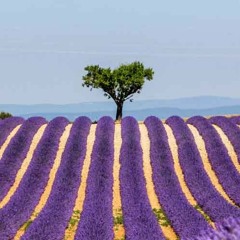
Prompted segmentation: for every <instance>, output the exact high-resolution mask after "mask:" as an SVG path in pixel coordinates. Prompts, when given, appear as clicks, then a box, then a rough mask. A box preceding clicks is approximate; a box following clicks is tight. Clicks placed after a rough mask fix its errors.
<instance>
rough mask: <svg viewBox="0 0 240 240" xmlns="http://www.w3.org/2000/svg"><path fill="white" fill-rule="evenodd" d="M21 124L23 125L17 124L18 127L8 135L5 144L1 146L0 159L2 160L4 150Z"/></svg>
mask: <svg viewBox="0 0 240 240" xmlns="http://www.w3.org/2000/svg"><path fill="white" fill-rule="evenodd" d="M21 126H22V125H21V124H20V125H18V126H16V127H15V128H14V129H13V130H12V131H11V133H10V134H9V135H8V137H7V139H6V141H5V142H4V144H3V145H2V146H1V147H0V160H1V158H2V156H3V153H4V151H5V150H6V148H7V146H8V144H9V142H10V141H11V140H12V138H13V137H14V136H15V135H16V133H17V131H18V130H19V128H20V127H21Z"/></svg>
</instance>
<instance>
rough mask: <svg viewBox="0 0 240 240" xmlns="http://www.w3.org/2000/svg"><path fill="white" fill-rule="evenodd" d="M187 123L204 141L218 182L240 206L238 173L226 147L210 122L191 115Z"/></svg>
mask: <svg viewBox="0 0 240 240" xmlns="http://www.w3.org/2000/svg"><path fill="white" fill-rule="evenodd" d="M187 123H189V124H192V125H194V126H195V127H196V128H197V129H198V131H199V133H200V135H201V136H202V137H203V140H204V142H205V146H206V150H207V154H208V158H209V161H210V163H211V166H212V168H213V170H214V171H215V173H216V175H217V177H218V179H219V182H220V184H221V185H222V186H223V188H224V190H225V192H226V193H227V194H228V195H229V197H230V198H231V199H232V200H233V201H234V202H235V203H236V204H237V205H238V206H240V194H239V190H240V187H239V186H240V175H239V173H238V171H237V169H236V168H235V166H234V164H233V163H232V161H231V159H230V157H229V155H228V152H227V149H226V147H225V146H224V144H223V142H222V141H221V138H220V136H219V135H218V133H217V132H216V130H215V129H214V127H213V126H212V125H211V124H210V122H209V121H208V120H207V119H205V118H203V117H200V116H196V117H192V118H190V119H188V120H187Z"/></svg>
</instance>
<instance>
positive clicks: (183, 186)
mask: <svg viewBox="0 0 240 240" xmlns="http://www.w3.org/2000/svg"><path fill="white" fill-rule="evenodd" d="M163 126H164V128H165V131H166V133H167V136H168V144H169V147H170V151H171V153H172V157H173V163H174V164H173V166H174V170H175V173H176V175H177V177H178V181H179V184H180V186H181V189H182V191H183V193H184V195H185V197H186V198H187V200H188V202H189V203H190V204H191V205H192V206H193V207H195V206H196V205H198V203H197V201H196V200H195V198H194V197H193V195H192V193H191V192H190V190H189V188H188V187H187V184H186V182H185V180H184V174H183V172H182V168H181V166H180V163H179V158H178V145H177V143H176V139H175V137H174V135H173V131H172V129H171V128H170V127H169V125H167V124H163Z"/></svg>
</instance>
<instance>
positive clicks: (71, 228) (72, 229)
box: [64, 124, 97, 240]
mask: <svg viewBox="0 0 240 240" xmlns="http://www.w3.org/2000/svg"><path fill="white" fill-rule="evenodd" d="M96 127H97V124H92V125H91V128H90V132H89V135H88V138H87V150H86V156H85V159H84V162H83V167H82V173H81V184H80V186H79V189H78V196H77V198H76V201H75V206H74V208H73V214H72V217H71V219H73V221H74V225H71V224H70V223H69V225H68V227H67V229H66V231H65V236H64V239H65V240H68V239H74V236H75V234H76V230H77V226H78V223H79V221H80V216H81V212H82V208H83V202H84V199H85V190H86V183H87V177H88V172H89V167H90V163H91V154H92V149H93V144H94V141H95V132H96Z"/></svg>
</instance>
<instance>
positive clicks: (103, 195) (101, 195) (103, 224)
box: [75, 117, 114, 240]
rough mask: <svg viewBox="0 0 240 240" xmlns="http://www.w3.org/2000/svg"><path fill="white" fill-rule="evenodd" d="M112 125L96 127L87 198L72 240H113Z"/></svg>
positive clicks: (102, 121) (108, 121) (105, 119)
mask: <svg viewBox="0 0 240 240" xmlns="http://www.w3.org/2000/svg"><path fill="white" fill-rule="evenodd" d="M113 144H114V121H113V120H112V118H110V117H102V118H101V119H100V120H99V121H98V123H97V129H96V140H95V143H94V146H93V151H92V155H91V158H92V161H91V165H90V168H89V174H88V180H87V188H86V197H85V200H84V204H83V210H82V213H81V218H80V222H79V224H78V228H77V231H76V236H75V239H79V240H80V239H84V240H92V239H113V237H114V234H113V215H112V200H113V196H112V195H113V192H112V188H113V174H112V170H113V161H114V146H113Z"/></svg>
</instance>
